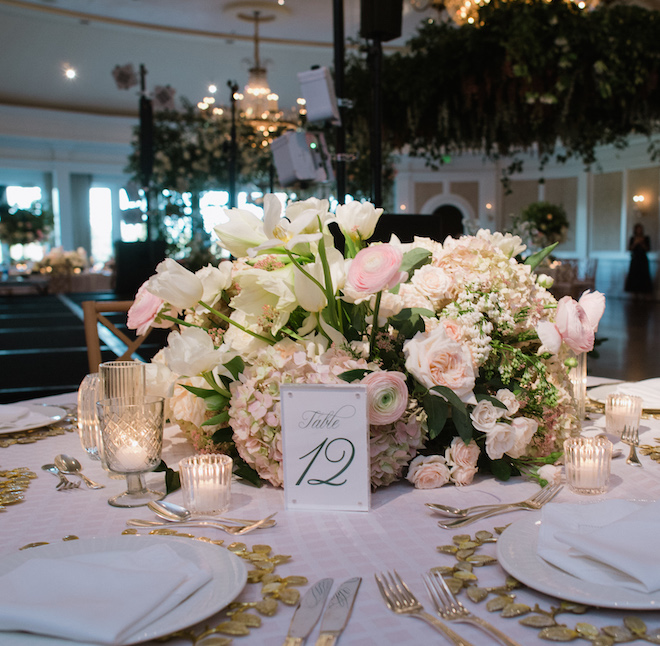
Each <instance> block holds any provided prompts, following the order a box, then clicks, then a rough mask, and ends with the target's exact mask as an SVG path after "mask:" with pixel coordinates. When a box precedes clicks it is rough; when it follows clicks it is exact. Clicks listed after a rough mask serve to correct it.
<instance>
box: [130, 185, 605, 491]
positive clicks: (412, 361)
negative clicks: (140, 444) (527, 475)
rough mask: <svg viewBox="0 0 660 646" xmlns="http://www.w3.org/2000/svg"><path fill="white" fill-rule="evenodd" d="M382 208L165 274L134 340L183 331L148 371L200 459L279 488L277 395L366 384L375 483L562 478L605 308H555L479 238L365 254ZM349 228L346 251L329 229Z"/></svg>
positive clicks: (278, 208) (350, 209) (506, 252)
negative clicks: (553, 473)
mask: <svg viewBox="0 0 660 646" xmlns="http://www.w3.org/2000/svg"><path fill="white" fill-rule="evenodd" d="M381 211H382V210H381V209H376V208H374V206H373V205H371V204H369V203H357V202H353V203H350V204H347V205H340V206H338V207H337V210H336V213H335V214H332V213H331V212H330V211H329V208H328V202H327V201H325V200H318V199H314V198H312V199H309V200H305V201H303V202H294V203H291V204H290V205H288V206H287V207H286V209H285V210H284V211H283V207H282V204H281V203H280V201H279V200H278V199H277V198H276V197H275V196H273V195H267V196H266V198H265V200H264V217H263V220H260V219H259V218H257V217H256V216H255V215H253V214H251V213H249V212H247V211H243V210H240V209H232V210H229V211H228V212H227V216H228V222H227V223H226V224H223V225H219V226H218V227H216V230H215V232H216V234H217V235H218V237H219V239H220V242H221V244H222V246H223V247H225V248H226V249H228V250H229V251H230V252H231V254H232V255H233V256H234V257H235V258H236V260H233V261H229V260H228V261H224V262H221V263H220V264H219V265H218V266H217V267H216V266H207V267H205V268H203V269H201V270H199V271H198V272H196V273H192V272H190V271H188V270H186V269H184V268H183V267H182V266H181V265H179V264H178V263H176V262H175V261H174V260H172V259H166V260H165V261H163V262H162V263H160V264H159V265H158V267H157V268H156V274H155V275H154V276H152V277H151V278H150V279H149V280H148V281H146V282H145V284H144V285H142V287H141V288H140V290H139V291H138V294H137V296H136V300H135V303H134V305H133V307H132V308H131V310H130V312H129V319H128V323H129V327H132V328H134V329H136V330H137V331H138V333H141V332H143V331H145V330H146V329H147V328H148V327H149V326H150V325H155V326H159V327H173V328H175V329H173V331H172V332H171V333H170V335H169V338H168V345H167V347H166V348H164V349H163V350H162V351H161V352H160V353H159V355H157V356H156V357H155V358H154V362H153V364H152V365H151V367H150V370H149V372H150V374H151V375H152V384H151V385H152V387H153V388H154V389H161V390H162V391H167V390H168V389H171V388H172V387H173V395H172V397H171V399H170V419H172V420H174V421H176V422H177V423H179V424H180V425H181V427H182V428H183V429H184V430H185V431H186V432H187V433H188V434H189V435H190V438H191V439H192V441H193V443H194V444H195V447H196V449H197V450H200V451H208V450H222V451H226V452H229V453H231V454H233V456H234V457H235V458H236V461H237V463H238V468H239V472H240V473H241V475H249V474H250V473H252V474H253V475H254V473H256V474H257V475H258V477H259V478H260V479H263V480H267V481H269V482H270V483H272V484H273V485H275V486H280V485H281V484H282V464H281V462H282V454H281V427H280V406H279V388H280V385H281V384H282V383H314V384H337V383H344V382H347V381H349V382H351V381H359V382H361V383H364V384H366V385H367V392H368V397H369V423H370V447H371V480H372V484H373V485H374V486H383V485H387V484H390V483H391V482H393V481H395V480H397V479H400V478H402V477H404V476H405V475H406V474H407V477H408V479H409V480H411V481H412V482H414V483H415V484H416V485H417V486H420V487H425V486H439V485H442V484H444V483H446V482H453V483H455V484H458V485H463V484H468V483H469V482H471V481H472V479H473V477H474V475H475V474H476V473H477V471H483V472H489V473H492V474H494V475H495V476H497V477H499V478H503V479H506V478H508V477H510V476H511V475H512V474H518V473H520V472H521V471H529V470H530V468H532V467H533V468H534V469H536V468H538V467H539V466H540V465H544V464H550V463H552V462H554V461H555V460H556V458H557V457H558V455H559V454H558V450H559V449H560V447H561V445H562V442H563V440H564V438H565V437H567V436H568V435H570V434H571V433H573V432H574V431H575V430H576V429H577V428H578V425H579V424H578V422H577V420H576V417H575V407H574V401H573V397H572V389H571V384H570V382H569V379H568V375H567V371H568V366H570V365H571V363H572V362H574V358H573V353H575V352H583V351H586V350H588V349H589V346H593V342H594V333H595V330H596V328H597V326H598V321H599V319H600V316H601V315H602V312H603V310H604V306H605V302H604V297H603V296H602V294H599V293H597V292H594V293H587V294H585V295H584V296H583V297H582V298H581V299H580V301H579V303H578V302H576V301H574V300H573V299H570V298H566V299H562V300H561V301H559V302H557V301H556V299H555V298H554V297H553V296H552V295H551V294H550V292H549V291H548V290H547V289H546V287H547V283H548V280H549V279H547V277H544V276H538V275H536V274H535V273H533V271H532V267H533V266H534V264H536V263H538V262H539V261H540V259H541V258H542V257H543V253H541V254H537V255H536V256H535V257H532V258H530V259H528V261H526V263H525V264H523V263H520V262H518V261H517V260H516V259H515V256H516V255H518V254H520V253H521V252H522V251H523V250H524V246H523V245H522V244H521V241H520V239H519V238H517V237H515V236H512V235H510V234H506V235H502V234H500V233H491V232H489V231H486V230H480V231H479V232H478V233H477V234H476V235H475V236H464V237H461V238H460V239H458V240H455V239H452V238H447V240H445V241H444V242H442V243H441V242H438V241H434V240H431V239H428V238H417V239H415V241H414V242H413V243H411V244H401V243H400V242H399V241H398V240H397V239H396V238H393V239H392V240H391V241H390V243H388V244H380V243H378V244H368V242H367V241H368V239H369V237H370V236H371V235H372V234H373V231H374V227H375V225H376V222H377V220H378V218H379V216H380V214H381ZM332 222H335V223H337V224H338V226H339V229H340V230H341V232H342V234H343V237H344V242H345V245H344V246H345V250H344V252H343V253H342V252H340V250H339V249H338V248H337V246H336V244H335V239H334V237H333V235H332V234H331V232H330V229H329V225H330V224H331V223H332Z"/></svg>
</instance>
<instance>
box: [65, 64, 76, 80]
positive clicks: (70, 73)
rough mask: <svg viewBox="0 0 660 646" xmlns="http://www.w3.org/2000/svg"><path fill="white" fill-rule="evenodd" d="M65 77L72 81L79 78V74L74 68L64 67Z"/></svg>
mask: <svg viewBox="0 0 660 646" xmlns="http://www.w3.org/2000/svg"><path fill="white" fill-rule="evenodd" d="M64 76H66V78H68V79H69V80H70V81H72V80H73V79H75V78H76V76H78V72H76V70H75V69H74V68H73V67H70V66H69V65H65V66H64Z"/></svg>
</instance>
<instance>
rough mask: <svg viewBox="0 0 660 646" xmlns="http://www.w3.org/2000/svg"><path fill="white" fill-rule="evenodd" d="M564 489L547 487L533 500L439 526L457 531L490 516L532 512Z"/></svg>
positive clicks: (503, 506) (557, 486) (538, 492)
mask: <svg viewBox="0 0 660 646" xmlns="http://www.w3.org/2000/svg"><path fill="white" fill-rule="evenodd" d="M562 488H563V485H546V486H545V487H543V489H541V491H537V492H536V494H534V495H533V496H532V497H531V498H528V499H527V500H523V501H522V502H513V503H511V504H509V505H502V506H501V507H497V508H496V509H489V510H488V511H482V512H481V513H478V514H474V515H473V516H466V517H465V518H459V519H458V520H452V521H449V522H443V521H442V520H440V521H438V525H439V526H440V527H442V528H444V529H455V528H456V527H463V526H465V525H469V524H471V523H474V522H476V521H478V520H481V519H482V518H488V516H495V515H496V514H504V513H506V512H508V511H511V510H513V509H526V510H530V511H534V510H536V509H541V507H543V505H545V504H546V503H547V502H550V501H551V500H552V499H553V498H554V497H555V496H556V495H557V494H558V493H559V492H560V491H561V490H562Z"/></svg>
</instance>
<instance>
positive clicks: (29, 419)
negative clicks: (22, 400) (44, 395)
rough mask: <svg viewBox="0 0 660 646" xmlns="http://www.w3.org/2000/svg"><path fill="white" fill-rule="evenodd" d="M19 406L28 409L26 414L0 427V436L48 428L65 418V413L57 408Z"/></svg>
mask: <svg viewBox="0 0 660 646" xmlns="http://www.w3.org/2000/svg"><path fill="white" fill-rule="evenodd" d="M21 406H22V407H23V408H27V409H28V411H27V413H26V414H25V415H22V416H21V417H19V418H18V419H17V420H16V421H15V422H14V423H13V424H8V425H6V426H2V427H0V435H2V434H3V433H17V432H18V431H29V430H30V429H32V428H41V427H43V426H48V424H52V423H53V422H59V421H60V420H61V419H62V418H63V417H65V416H66V411H65V410H64V409H63V408H59V407H58V406H44V405H43V404H21Z"/></svg>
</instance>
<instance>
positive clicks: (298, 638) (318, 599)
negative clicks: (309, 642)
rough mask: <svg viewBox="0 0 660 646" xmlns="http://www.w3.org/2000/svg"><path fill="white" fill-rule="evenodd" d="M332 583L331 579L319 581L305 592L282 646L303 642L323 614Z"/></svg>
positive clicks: (291, 645) (295, 645)
mask: <svg viewBox="0 0 660 646" xmlns="http://www.w3.org/2000/svg"><path fill="white" fill-rule="evenodd" d="M332 583H333V580H332V579H321V580H320V581H318V582H317V583H315V584H314V585H313V586H312V587H311V588H310V589H309V590H307V592H305V594H304V595H303V597H302V599H301V600H300V603H299V604H298V607H297V608H296V611H295V612H294V613H293V619H292V620H291V625H290V626H289V633H288V635H287V636H286V639H285V640H284V644H283V645H282V646H300V645H301V644H303V643H304V642H305V639H306V638H307V635H309V633H311V632H312V628H314V626H315V625H316V622H317V621H318V620H319V617H320V616H321V613H322V612H323V606H324V605H325V600H326V599H327V598H328V594H329V593H330V588H332Z"/></svg>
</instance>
